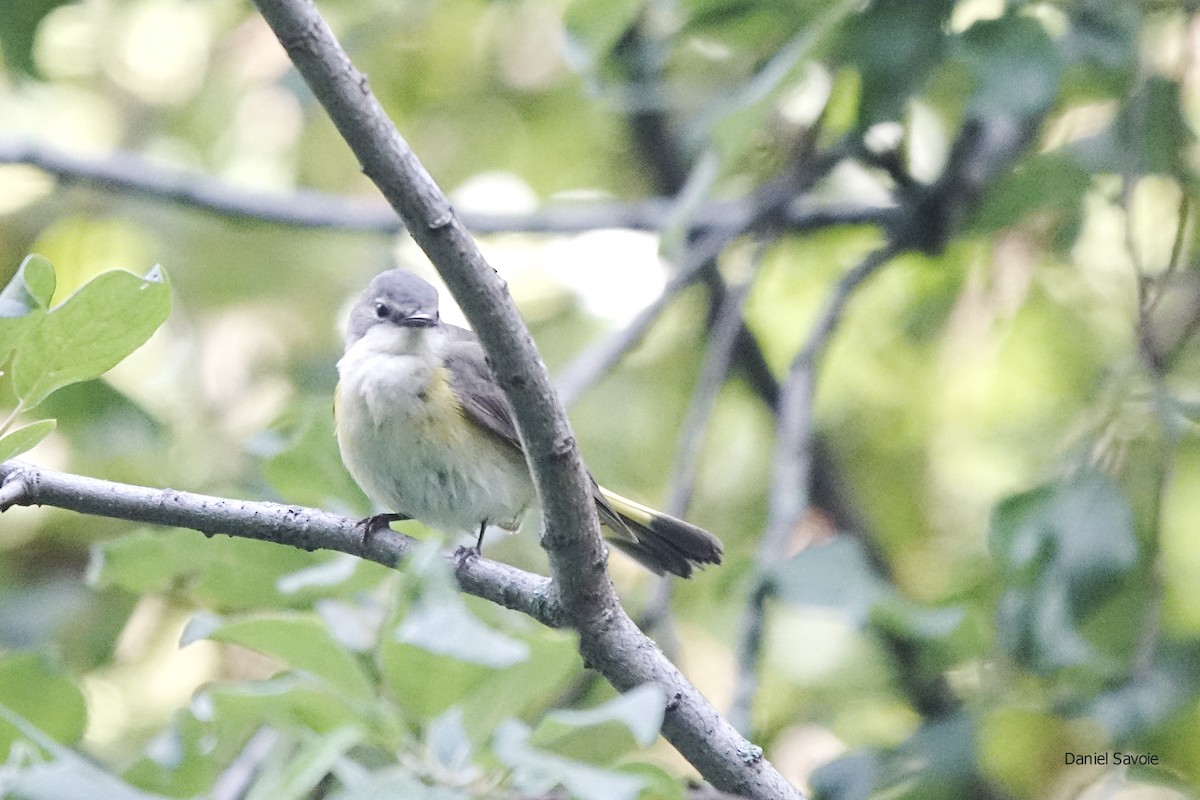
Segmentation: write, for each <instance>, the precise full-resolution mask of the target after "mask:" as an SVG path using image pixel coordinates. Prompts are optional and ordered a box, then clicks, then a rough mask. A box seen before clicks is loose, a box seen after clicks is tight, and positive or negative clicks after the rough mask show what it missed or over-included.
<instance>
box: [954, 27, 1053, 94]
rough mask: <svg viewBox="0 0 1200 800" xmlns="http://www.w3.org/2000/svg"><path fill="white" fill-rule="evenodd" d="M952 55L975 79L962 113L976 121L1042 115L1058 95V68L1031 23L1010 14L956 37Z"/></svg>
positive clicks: (1042, 32) (1042, 31) (1049, 43)
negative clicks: (968, 114) (959, 37)
mask: <svg viewBox="0 0 1200 800" xmlns="http://www.w3.org/2000/svg"><path fill="white" fill-rule="evenodd" d="M958 55H959V56H960V57H961V58H962V59H963V61H964V62H965V63H966V64H967V68H968V69H969V70H970V71H971V74H972V75H973V77H974V79H975V88H974V92H973V93H972V95H971V99H970V101H969V103H968V110H969V111H970V112H971V113H972V114H973V115H974V116H977V117H990V116H1011V117H1024V116H1028V115H1032V114H1039V113H1042V112H1044V111H1045V110H1046V109H1047V108H1049V107H1050V105H1051V104H1052V103H1053V102H1054V98H1055V97H1056V96H1057V94H1058V84H1059V79H1060V78H1061V75H1062V65H1061V64H1060V62H1059V59H1058V52H1057V51H1056V50H1055V46H1054V42H1053V41H1052V40H1051V39H1050V35H1049V34H1048V33H1046V29H1045V28H1043V27H1042V25H1041V24H1040V23H1039V22H1038V21H1037V20H1035V19H1031V18H1030V17H1027V16H1023V15H1019V14H1015V13H1010V14H1007V15H1005V16H1003V17H1001V18H999V19H994V20H984V21H982V22H977V23H975V24H974V25H972V26H971V27H970V29H968V30H967V31H966V32H965V33H964V34H963V35H962V37H961V40H960V41H959V47H958Z"/></svg>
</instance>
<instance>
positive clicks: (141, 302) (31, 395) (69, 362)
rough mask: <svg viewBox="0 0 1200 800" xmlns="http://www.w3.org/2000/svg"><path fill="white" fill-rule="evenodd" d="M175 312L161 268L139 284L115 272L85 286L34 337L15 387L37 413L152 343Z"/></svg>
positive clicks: (23, 351) (19, 359)
mask: <svg viewBox="0 0 1200 800" xmlns="http://www.w3.org/2000/svg"><path fill="white" fill-rule="evenodd" d="M170 310H171V287H170V285H169V284H168V283H167V280H166V276H165V275H164V273H163V272H162V270H161V269H160V268H159V267H155V268H154V269H152V270H150V272H148V273H147V274H146V276H145V277H144V278H139V277H137V276H136V275H134V274H133V273H131V272H125V271H123V270H113V271H111V272H105V273H102V274H101V275H98V276H96V277H95V278H94V279H92V280H91V281H89V282H88V283H86V284H84V285H83V286H81V287H80V288H79V289H78V290H77V291H76V292H75V293H74V294H72V295H71V296H70V297H68V298H67V299H66V300H65V301H64V302H63V303H62V304H61V305H58V306H55V307H54V308H52V309H50V311H49V312H47V314H46V316H45V317H44V318H43V319H42V320H41V324H40V325H38V326H37V327H36V328H34V329H33V330H31V331H29V332H28V334H27V336H26V337H25V339H24V340H23V342H22V344H21V347H20V349H19V350H18V351H17V355H16V358H15V359H14V362H13V387H14V389H15V391H16V393H17V396H18V397H20V398H21V399H22V400H23V401H24V403H25V405H26V407H28V408H33V407H34V406H36V405H37V404H38V403H40V402H41V401H42V400H44V399H46V396H47V395H49V394H50V393H51V392H53V391H54V390H55V389H58V388H60V387H62V386H66V385H67V384H69V383H75V382H77V381H84V380H89V379H91V378H95V377H99V376H100V375H102V374H104V373H105V372H107V371H108V370H110V369H112V367H114V366H116V365H117V364H118V363H119V362H120V361H121V360H122V359H124V358H125V357H126V356H127V355H129V354H130V353H132V352H133V351H134V350H136V349H137V348H138V347H141V346H142V344H144V343H145V342H146V340H147V339H149V338H150V335H151V334H152V333H154V331H155V330H157V329H158V326H159V325H161V324H162V323H163V321H164V320H166V318H167V315H168V314H169V313H170Z"/></svg>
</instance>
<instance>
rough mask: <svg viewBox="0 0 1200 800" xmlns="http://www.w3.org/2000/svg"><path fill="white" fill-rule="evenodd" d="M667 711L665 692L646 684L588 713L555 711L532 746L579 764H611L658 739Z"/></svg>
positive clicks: (531, 740)
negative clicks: (665, 711)
mask: <svg viewBox="0 0 1200 800" xmlns="http://www.w3.org/2000/svg"><path fill="white" fill-rule="evenodd" d="M665 708H666V697H665V696H664V695H663V692H662V689H661V688H660V687H659V686H658V685H656V684H650V683H647V684H643V685H641V686H638V687H637V688H634V689H630V690H629V691H628V692H625V693H624V694H622V695H619V696H618V697H615V698H613V699H612V700H609V701H608V702H607V703H604V704H602V705H599V706H596V707H595V708H591V709H588V710H586V711H570V710H563V711H552V712H551V713H549V714H547V715H546V716H545V717H544V718H543V719H542V721H541V722H540V723H538V726H537V727H536V728H535V729H534V731H533V735H532V736H530V738H529V743H530V744H531V745H532V746H534V747H537V748H539V749H542V750H547V751H551V752H554V753H557V754H558V755H561V756H566V757H567V758H571V759H574V760H576V761H584V762H587V763H589V764H597V765H608V764H612V763H613V762H614V761H616V760H617V759H618V758H620V757H621V756H623V755H626V754H627V753H630V752H632V751H633V750H635V749H636V748H637V747H639V746H640V747H649V746H650V745H651V744H652V743H653V742H654V740H655V739H657V738H658V733H659V731H660V730H661V729H662V720H663V710H664V709H665Z"/></svg>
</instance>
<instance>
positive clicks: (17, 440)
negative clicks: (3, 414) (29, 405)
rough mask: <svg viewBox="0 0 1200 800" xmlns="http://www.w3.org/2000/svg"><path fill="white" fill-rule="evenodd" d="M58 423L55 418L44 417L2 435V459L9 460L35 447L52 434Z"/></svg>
mask: <svg viewBox="0 0 1200 800" xmlns="http://www.w3.org/2000/svg"><path fill="white" fill-rule="evenodd" d="M57 424H58V423H57V422H56V421H55V420H52V419H43V420H38V421H37V422H31V423H29V424H28V425H24V426H22V427H20V428H17V429H16V430H14V431H9V432H8V433H6V434H5V435H4V436H3V437H0V461H7V460H8V459H10V458H12V457H13V456H17V455H20V454H21V453H24V452H25V451H26V450H31V449H33V447H34V445H36V444H37V443H38V442H40V441H41V440H42V439H45V438H46V437H47V436H49V435H50V433H51V432H52V431H53V430H54V427H55V425H57Z"/></svg>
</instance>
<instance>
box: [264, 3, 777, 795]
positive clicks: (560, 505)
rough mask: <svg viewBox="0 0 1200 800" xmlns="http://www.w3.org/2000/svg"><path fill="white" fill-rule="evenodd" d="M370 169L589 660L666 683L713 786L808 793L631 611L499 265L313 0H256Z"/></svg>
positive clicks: (684, 748)
mask: <svg viewBox="0 0 1200 800" xmlns="http://www.w3.org/2000/svg"><path fill="white" fill-rule="evenodd" d="M256 5H257V6H258V8H259V10H260V11H261V12H262V15H263V17H264V18H265V19H266V20H267V23H268V24H269V25H270V26H271V28H272V30H273V31H274V32H275V35H276V37H277V38H278V39H279V41H280V43H281V44H283V46H284V48H285V49H286V50H287V51H288V55H289V56H290V57H291V59H292V62H293V63H294V64H295V65H296V68H297V69H298V70H299V72H300V74H301V75H302V76H303V77H304V79H305V81H306V82H307V83H308V85H309V87H310V88H311V89H312V91H313V93H314V94H315V95H316V97H317V99H318V100H319V101H320V102H321V104H322V105H323V106H324V107H325V109H326V110H327V111H328V113H329V116H330V117H331V119H332V120H333V122H334V125H335V126H336V127H337V128H338V130H339V132H340V133H341V134H342V137H343V138H344V139H345V140H346V142H347V143H348V144H349V145H350V147H351V149H352V150H353V151H354V152H355V154H356V155H357V156H358V159H359V161H360V163H361V164H362V167H363V171H364V172H365V173H366V174H367V175H368V177H370V178H371V180H372V181H374V182H375V184H376V186H378V187H379V189H380V191H381V192H382V193H383V195H384V197H385V198H387V200H388V202H389V203H390V204H391V205H392V207H393V208H395V209H396V211H397V212H398V213H399V214H400V216H401V218H402V219H403V220H404V222H405V224H406V225H407V227H408V229H409V231H410V232H411V234H412V236H413V238H414V240H416V242H417V243H418V244H419V245H420V246H421V248H422V249H423V250H424V251H425V252H426V254H427V255H428V256H429V258H430V260H431V261H432V262H433V263H434V265H435V266H436V267H437V268H438V271H439V272H440V273H441V275H442V278H443V279H444V280H445V282H446V284H447V286H449V288H450V290H451V292H452V293H453V295H454V297H455V299H456V300H458V304H459V306H460V307H461V308H462V310H463V313H464V314H465V315H466V316H467V318H468V319H469V320H470V321H471V323H472V325H473V327H474V328H475V331H476V333H477V334H478V335H479V338H480V340H481V342H482V343H483V346H484V347H485V349H486V350H487V352H488V355H489V356H490V358H491V360H492V362H493V366H494V368H495V372H496V376H497V378H498V380H499V382H500V384H501V386H502V387H503V388H504V391H505V394H506V395H507V397H508V399H509V401H510V403H511V404H512V407H513V413H514V417H515V420H516V424H517V428H518V430H519V432H520V436H521V441H522V443H523V445H524V447H525V453H526V458H527V459H528V461H529V464H530V468H531V471H532V473H533V477H534V483H535V485H536V488H537V492H538V498H539V500H540V502H541V505H542V509H543V516H544V532H543V536H542V543H543V546H544V547H545V549H546V551H547V553H548V555H549V558H550V566H551V570H552V573H553V584H552V585H553V587H554V588H555V589H557V597H558V600H559V602H560V603H561V605H562V608H563V610H564V611H565V612H566V619H567V620H568V621H569V622H570V624H571V626H572V627H574V628H576V630H578V632H579V641H580V652H581V653H582V655H583V657H584V660H585V661H586V663H588V664H590V665H592V666H593V667H594V668H595V669H596V670H597V671H599V672H600V673H601V674H603V675H604V676H605V677H606V678H607V679H608V680H609V681H610V682H611V683H612V684H613V685H614V686H615V687H616V688H617V689H619V690H626V689H630V688H632V687H634V686H638V685H640V684H643V683H647V682H653V683H656V684H658V685H660V686H661V687H662V688H663V689H664V690H665V693H666V696H667V697H668V698H669V699H668V703H667V708H666V714H665V717H664V720H663V735H664V736H665V737H666V738H667V739H668V741H670V742H671V743H672V744H673V745H675V747H676V748H677V749H678V750H679V751H680V752H681V753H682V754H683V755H684V757H685V758H687V759H688V760H689V761H690V762H691V763H692V764H693V765H694V766H695V767H696V768H697V769H698V770H699V771H700V773H701V774H702V775H704V776H705V778H707V779H708V780H709V781H710V782H711V783H712V784H713V785H714V786H716V787H717V788H719V789H722V790H724V791H730V792H735V793H737V794H743V795H746V796H748V797H753V798H763V799H764V800H766V798H772V799H774V798H797V797H800V793H799V792H798V791H797V790H796V789H795V788H794V787H792V786H791V785H790V784H788V783H787V781H786V780H785V779H784V778H783V776H781V775H780V774H779V772H778V771H776V770H775V768H774V767H773V766H771V764H770V763H768V762H767V761H765V760H764V759H763V758H762V750H761V749H760V748H757V747H755V746H754V745H751V744H750V743H749V742H747V741H746V740H745V739H744V738H742V737H741V736H740V735H739V734H738V733H737V732H736V731H735V730H734V729H733V727H732V726H731V725H730V724H729V723H728V722H727V721H726V720H724V719H723V718H722V717H721V716H720V715H719V714H718V713H717V711H716V709H714V708H713V707H712V705H711V704H710V703H708V701H707V700H705V699H704V697H703V696H702V695H701V694H700V693H699V692H698V691H697V690H696V688H695V687H694V686H692V685H691V684H690V683H689V682H688V681H687V680H686V679H685V678H684V677H683V676H682V674H680V672H679V670H678V669H676V668H675V666H674V665H673V664H671V663H670V662H669V661H667V660H666V658H664V657H663V655H662V654H661V653H660V652H659V651H658V649H657V648H655V647H654V644H653V642H651V641H650V640H648V639H647V638H646V637H645V636H644V635H643V634H642V633H641V632H640V631H639V630H638V629H637V627H636V626H635V625H634V624H633V622H632V620H630V619H629V617H628V616H627V615H626V614H625V612H624V610H623V609H622V608H621V605H620V602H619V601H618V600H617V596H616V593H615V591H614V590H613V586H612V582H611V581H610V579H609V577H608V572H607V570H606V569H605V549H604V546H603V544H602V542H601V540H600V533H599V525H598V522H597V518H596V510H595V506H594V504H593V503H592V502H591V499H590V489H591V483H590V480H589V478H588V477H587V474H586V472H585V471H584V469H583V465H582V463H581V461H580V458H579V453H578V449H577V447H576V443H575V439H574V436H573V435H572V432H571V428H570V425H569V423H568V422H567V419H566V414H565V412H564V411H563V408H562V405H561V404H560V403H559V402H558V400H557V398H556V396H555V394H554V390H553V387H552V386H551V384H550V378H549V375H548V373H547V372H546V368H545V365H544V364H543V363H542V361H541V359H540V357H539V356H538V353H537V350H536V348H535V347H534V345H533V340H532V338H531V337H530V336H529V332H528V331H527V330H526V329H525V326H524V324H523V322H522V321H521V318H520V316H519V315H518V314H517V310H516V308H515V306H514V305H513V303H512V299H511V298H510V297H509V296H508V293H507V290H506V289H505V286H504V284H503V282H502V281H501V280H500V278H499V276H498V275H496V273H495V271H494V270H493V269H492V268H491V267H490V266H489V265H488V264H487V262H486V261H485V260H484V259H483V257H482V256H481V255H480V253H479V251H478V249H477V248H476V246H475V244H474V242H473V241H472V240H471V238H470V236H469V235H468V234H467V232H466V229H465V228H464V227H463V225H462V223H461V222H460V221H459V220H458V219H457V217H456V216H455V215H454V212H453V210H452V209H451V208H450V204H449V202H448V201H447V200H446V198H445V196H444V195H443V194H442V192H441V191H440V189H438V187H437V185H436V184H435V183H434V181H433V179H432V178H431V177H430V176H429V174H428V173H427V172H426V171H425V169H424V167H423V166H422V165H421V164H420V162H419V161H418V160H417V158H416V156H415V155H414V154H413V152H412V151H411V150H410V149H409V147H408V145H407V143H406V142H405V141H404V140H403V139H402V138H401V137H400V134H399V133H398V132H397V131H396V129H395V127H394V126H393V125H392V124H391V122H390V121H389V120H388V118H387V116H386V115H385V114H384V112H383V109H382V108H381V107H380V105H379V103H378V101H377V100H376V99H375V97H374V96H373V95H372V93H371V92H370V90H369V89H368V88H367V83H366V78H365V77H364V76H363V75H362V74H361V73H360V72H358V71H357V70H356V69H355V68H354V66H353V65H352V64H351V63H350V59H349V57H348V56H347V55H346V53H345V52H344V51H343V50H342V49H341V47H340V45H339V44H338V43H337V41H336V40H335V38H334V36H333V34H332V32H331V31H330V30H329V28H328V26H327V25H326V24H325V21H324V20H323V19H321V17H320V15H319V14H318V13H317V10H316V8H315V7H314V6H313V4H312V2H311V1H310V0H256Z"/></svg>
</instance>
